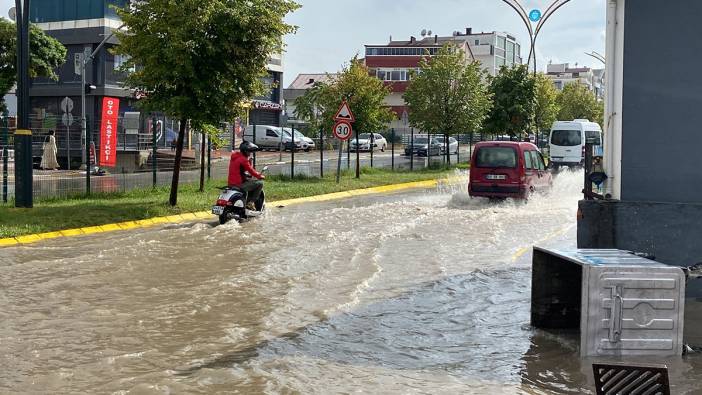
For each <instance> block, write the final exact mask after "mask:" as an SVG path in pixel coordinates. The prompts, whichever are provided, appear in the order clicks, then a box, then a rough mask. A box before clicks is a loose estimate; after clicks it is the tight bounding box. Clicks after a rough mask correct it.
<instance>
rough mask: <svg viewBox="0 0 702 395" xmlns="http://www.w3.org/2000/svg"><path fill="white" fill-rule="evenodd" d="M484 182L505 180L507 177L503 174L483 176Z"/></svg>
mask: <svg viewBox="0 0 702 395" xmlns="http://www.w3.org/2000/svg"><path fill="white" fill-rule="evenodd" d="M485 179H486V180H505V179H507V176H505V175H504V174H488V175H486V176H485Z"/></svg>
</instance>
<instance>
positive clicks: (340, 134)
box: [333, 121, 353, 141]
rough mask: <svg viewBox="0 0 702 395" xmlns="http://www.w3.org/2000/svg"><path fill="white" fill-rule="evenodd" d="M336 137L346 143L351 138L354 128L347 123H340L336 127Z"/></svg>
mask: <svg viewBox="0 0 702 395" xmlns="http://www.w3.org/2000/svg"><path fill="white" fill-rule="evenodd" d="M333 132H334V136H335V137H336V138H338V139H339V140H341V141H346V140H348V139H349V138H350V137H351V134H352V133H353V128H352V127H351V124H350V123H348V122H347V121H339V122H337V123H336V125H334V131H333Z"/></svg>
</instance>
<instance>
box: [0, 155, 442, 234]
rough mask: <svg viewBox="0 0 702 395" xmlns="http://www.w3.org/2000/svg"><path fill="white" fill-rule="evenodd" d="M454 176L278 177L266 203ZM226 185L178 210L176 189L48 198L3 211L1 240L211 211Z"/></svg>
mask: <svg viewBox="0 0 702 395" xmlns="http://www.w3.org/2000/svg"><path fill="white" fill-rule="evenodd" d="M448 174H449V172H448V171H447V170H446V169H427V170H419V171H414V172H406V171H396V172H392V171H389V170H384V169H370V168H364V169H362V177H361V178H360V179H355V178H354V177H353V175H352V174H351V173H349V172H346V173H345V174H343V176H342V178H341V182H340V183H339V184H337V183H336V182H335V175H333V174H330V175H329V176H327V177H324V178H308V177H295V179H293V180H291V179H290V178H289V177H280V176H274V177H269V178H268V179H267V180H266V184H265V190H266V199H267V200H268V201H277V200H286V199H294V198H301V197H307V196H316V195H322V194H327V193H334V192H342V191H348V190H353V189H362V188H371V187H376V186H382V185H390V184H400V183H406V182H413V181H424V180H431V179H436V178H441V177H444V176H446V175H448ZM225 184H226V181H224V180H212V181H209V182H207V183H206V185H205V192H199V191H198V187H197V185H181V187H180V188H179V193H178V206H177V207H170V206H169V205H168V204H167V202H168V195H169V190H170V188H168V187H161V188H155V189H152V188H147V189H135V190H130V191H126V192H116V193H106V194H93V195H91V196H89V197H87V196H76V197H73V198H61V199H46V200H40V201H36V202H35V204H34V208H32V209H18V208H14V207H11V206H0V238H7V237H18V236H23V235H30V234H36V233H46V232H54V231H59V230H65V229H75V228H82V227H90V226H101V225H106V224H113V223H118V222H127V221H139V220H145V219H148V218H153V217H163V216H169V215H177V214H183V213H192V212H197V211H203V210H209V209H210V207H211V206H212V204H213V202H214V201H215V200H216V199H217V195H218V194H219V190H218V189H217V188H218V187H221V186H223V185H225Z"/></svg>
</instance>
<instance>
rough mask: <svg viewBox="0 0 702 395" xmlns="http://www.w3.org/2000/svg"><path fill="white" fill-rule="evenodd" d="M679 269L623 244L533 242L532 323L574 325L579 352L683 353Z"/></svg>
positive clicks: (556, 326) (547, 326)
mask: <svg viewBox="0 0 702 395" xmlns="http://www.w3.org/2000/svg"><path fill="white" fill-rule="evenodd" d="M685 284H686V279H685V273H684V272H683V270H682V269H681V268H679V267H674V266H669V265H665V264H662V263H659V262H655V261H652V260H649V259H645V258H642V257H639V256H636V255H634V254H631V253H629V252H626V251H621V250H582V249H581V250H568V251H561V250H546V249H542V248H539V247H535V248H534V258H533V272H532V296H531V322H532V325H533V326H535V327H537V328H543V329H573V330H579V331H580V354H581V355H582V356H627V355H653V356H674V355H681V354H682V351H683V322H684V319H683V318H684V311H685Z"/></svg>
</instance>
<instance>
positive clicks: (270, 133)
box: [266, 129, 280, 137]
mask: <svg viewBox="0 0 702 395" xmlns="http://www.w3.org/2000/svg"><path fill="white" fill-rule="evenodd" d="M266 137H280V136H278V133H276V132H275V131H274V130H270V129H268V130H266Z"/></svg>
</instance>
